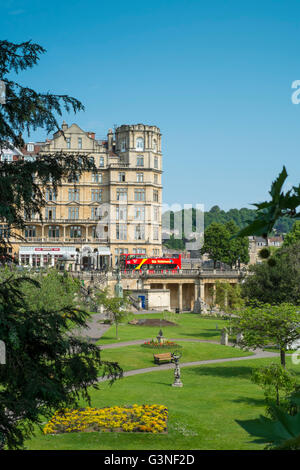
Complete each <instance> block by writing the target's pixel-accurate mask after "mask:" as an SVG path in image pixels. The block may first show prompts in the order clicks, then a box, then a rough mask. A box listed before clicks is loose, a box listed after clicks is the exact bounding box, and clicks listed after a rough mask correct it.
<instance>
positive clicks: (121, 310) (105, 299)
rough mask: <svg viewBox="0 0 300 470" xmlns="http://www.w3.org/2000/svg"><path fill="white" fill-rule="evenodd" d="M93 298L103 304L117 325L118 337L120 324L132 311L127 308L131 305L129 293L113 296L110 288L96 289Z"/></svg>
mask: <svg viewBox="0 0 300 470" xmlns="http://www.w3.org/2000/svg"><path fill="white" fill-rule="evenodd" d="M93 299H94V301H95V303H96V304H97V305H102V306H103V307H104V308H105V310H106V312H107V313H108V314H109V315H110V317H111V320H112V322H113V323H114V324H115V326H116V338H117V339H118V325H119V323H121V322H123V321H125V320H126V319H127V318H128V316H129V315H130V312H128V311H127V310H126V309H127V308H128V306H129V305H130V301H129V294H124V296H123V297H112V296H110V295H109V292H108V289H104V290H101V291H96V292H95V293H94V296H93Z"/></svg>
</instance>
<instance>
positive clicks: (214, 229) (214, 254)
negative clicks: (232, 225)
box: [201, 223, 230, 268]
mask: <svg viewBox="0 0 300 470" xmlns="http://www.w3.org/2000/svg"><path fill="white" fill-rule="evenodd" d="M229 237H230V234H229V232H228V230H227V229H226V227H225V226H224V225H223V224H218V223H213V224H211V225H210V226H209V227H208V228H207V229H206V230H205V232H204V245H203V247H202V248H201V254H204V253H207V254H208V255H209V257H210V259H212V260H213V262H214V268H216V264H217V261H224V262H226V261H225V260H228V251H229Z"/></svg>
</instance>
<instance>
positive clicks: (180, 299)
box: [178, 284, 182, 312]
mask: <svg viewBox="0 0 300 470" xmlns="http://www.w3.org/2000/svg"><path fill="white" fill-rule="evenodd" d="M178 307H179V311H180V312H182V284H178Z"/></svg>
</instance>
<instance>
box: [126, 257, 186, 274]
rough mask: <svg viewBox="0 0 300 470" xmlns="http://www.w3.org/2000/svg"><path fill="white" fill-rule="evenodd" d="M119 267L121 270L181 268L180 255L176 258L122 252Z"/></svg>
mask: <svg viewBox="0 0 300 470" xmlns="http://www.w3.org/2000/svg"><path fill="white" fill-rule="evenodd" d="M120 268H121V269H123V270H127V269H128V270H129V269H131V270H140V269H142V270H149V271H150V270H162V269H163V270H166V269H167V270H169V269H170V270H174V269H176V270H178V269H181V255H179V256H178V258H162V257H155V258H154V257H151V258H148V257H147V255H146V254H141V253H138V254H130V253H123V254H121V255H120Z"/></svg>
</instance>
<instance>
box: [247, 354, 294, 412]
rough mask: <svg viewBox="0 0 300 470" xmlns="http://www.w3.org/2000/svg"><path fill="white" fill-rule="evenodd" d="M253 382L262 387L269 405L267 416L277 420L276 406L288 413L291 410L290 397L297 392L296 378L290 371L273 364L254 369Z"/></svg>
mask: <svg viewBox="0 0 300 470" xmlns="http://www.w3.org/2000/svg"><path fill="white" fill-rule="evenodd" d="M251 380H252V382H254V383H255V384H257V385H259V386H260V387H262V389H263V391H264V395H265V400H266V405H267V414H268V415H269V416H270V417H271V418H273V419H274V418H276V415H274V404H276V405H277V406H281V408H284V409H286V410H287V411H288V410H289V409H290V401H289V400H288V397H289V395H290V394H291V392H293V391H294V390H295V387H296V378H295V376H294V375H293V374H292V373H291V372H290V371H289V370H287V369H285V368H283V367H282V366H281V365H279V364H275V363H271V364H270V365H268V366H263V367H260V368H258V369H254V370H253V372H252V377H251ZM281 392H282V393H283V396H282V395H281Z"/></svg>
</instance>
